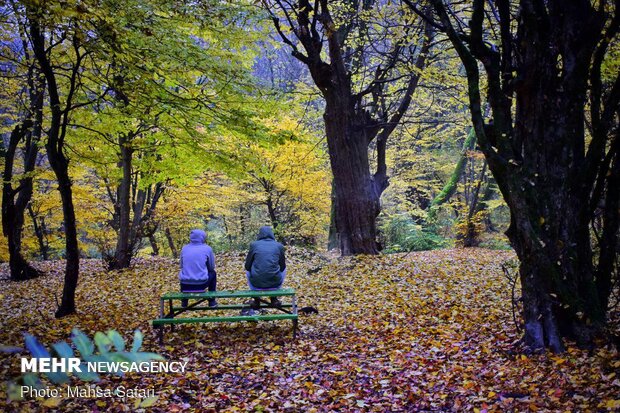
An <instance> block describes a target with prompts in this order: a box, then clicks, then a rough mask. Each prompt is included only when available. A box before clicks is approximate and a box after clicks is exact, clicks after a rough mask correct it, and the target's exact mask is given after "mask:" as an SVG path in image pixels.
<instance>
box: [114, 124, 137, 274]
mask: <svg viewBox="0 0 620 413" xmlns="http://www.w3.org/2000/svg"><path fill="white" fill-rule="evenodd" d="M118 147H119V149H120V158H121V159H120V161H119V164H120V165H119V166H120V167H121V169H122V171H123V175H122V177H121V184H120V186H119V188H118V191H117V196H116V202H117V203H118V208H115V210H118V223H119V225H118V237H117V239H116V249H115V252H114V258H113V259H112V262H110V263H109V268H110V269H111V270H120V269H123V268H127V267H129V264H130V262H131V256H132V253H133V251H132V248H131V246H130V239H129V236H130V232H131V221H130V212H131V204H130V195H131V170H132V167H131V163H132V156H133V148H132V147H131V142H129V140H128V139H127V135H125V134H123V133H121V134H120V135H119V137H118Z"/></svg>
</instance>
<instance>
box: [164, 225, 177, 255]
mask: <svg viewBox="0 0 620 413" xmlns="http://www.w3.org/2000/svg"><path fill="white" fill-rule="evenodd" d="M165 233H166V240H168V247H169V248H170V252H172V256H173V257H174V258H179V251H178V250H177V247H176V245H174V238H172V234H171V233H170V228H166V231H165Z"/></svg>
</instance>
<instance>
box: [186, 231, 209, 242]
mask: <svg viewBox="0 0 620 413" xmlns="http://www.w3.org/2000/svg"><path fill="white" fill-rule="evenodd" d="M206 240H207V234H206V233H205V232H204V231H203V230H201V229H193V230H192V231H191V232H190V233H189V242H190V243H191V244H204V243H205V241H206Z"/></svg>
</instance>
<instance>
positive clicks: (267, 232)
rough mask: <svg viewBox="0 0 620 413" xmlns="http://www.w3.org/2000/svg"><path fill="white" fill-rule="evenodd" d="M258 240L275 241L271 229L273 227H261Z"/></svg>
mask: <svg viewBox="0 0 620 413" xmlns="http://www.w3.org/2000/svg"><path fill="white" fill-rule="evenodd" d="M256 239H257V240H261V239H272V240H274V241H275V240H276V237H275V236H274V235H273V230H272V229H271V227H260V229H259V230H258V237H257V238H256Z"/></svg>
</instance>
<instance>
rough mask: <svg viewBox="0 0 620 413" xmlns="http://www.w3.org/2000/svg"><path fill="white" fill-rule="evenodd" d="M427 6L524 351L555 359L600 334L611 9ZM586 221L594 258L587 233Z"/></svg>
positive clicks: (617, 161)
mask: <svg viewBox="0 0 620 413" xmlns="http://www.w3.org/2000/svg"><path fill="white" fill-rule="evenodd" d="M433 5H434V9H435V11H436V13H437V15H438V16H439V22H438V23H433V25H434V26H435V27H437V28H438V29H440V30H441V31H443V32H445V33H446V35H447V36H448V38H449V39H450V41H451V42H452V44H453V45H454V48H455V50H456V52H457V53H458V55H459V57H460V59H461V60H462V62H463V65H464V67H465V71H466V74H467V81H468V85H469V105H470V110H471V117H472V122H473V125H474V129H475V132H476V135H477V138H478V143H479V146H480V148H481V150H482V152H483V153H484V155H485V157H486V159H487V162H488V166H489V169H490V171H491V172H492V173H493V176H494V178H495V180H496V181H497V184H498V186H499V188H500V190H501V192H502V194H503V196H504V198H505V200H506V202H507V204H508V206H509V208H510V212H511V223H510V227H509V229H508V231H507V236H508V237H509V239H510V242H511V244H512V246H513V247H514V249H515V251H516V252H517V255H518V257H519V259H520V262H521V263H520V279H521V286H522V294H523V317H524V321H525V336H524V339H525V343H526V344H527V345H529V346H530V347H531V348H533V349H541V348H544V347H549V348H550V349H551V350H553V351H555V352H560V351H562V350H563V348H564V346H563V340H562V339H563V338H565V337H568V338H574V339H576V340H577V341H578V342H579V343H582V344H586V343H592V339H593V337H595V336H596V335H597V334H598V333H600V332H601V331H602V329H603V328H604V326H605V320H606V311H607V304H608V299H609V295H610V292H611V287H612V276H613V272H614V265H615V264H614V260H615V257H616V254H617V252H616V251H617V250H616V248H617V239H618V223H619V217H618V213H619V212H618V211H619V210H618V205H619V193H620V185H619V184H620V139H619V138H618V104H619V101H620V75H619V74H618V71H617V64H614V63H613V62H610V58H611V57H612V55H613V53H615V52H614V50H617V44H618V43H617V35H618V29H619V27H620V3H619V2H618V1H615V2H610V1H600V2H596V3H592V2H590V1H588V0H576V1H572V2H563V1H556V0H550V1H546V2H542V1H536V0H520V1H514V2H511V1H508V0H502V1H496V2H485V1H483V0H473V1H472V2H467V3H459V4H450V2H445V1H442V0H433ZM411 6H412V7H413V8H414V9H416V10H418V11H420V10H419V8H417V7H416V5H415V4H413V3H411ZM420 14H421V15H423V16H425V13H423V12H421V13H420ZM425 18H427V19H428V21H430V17H429V16H425ZM479 64H481V66H482V67H483V68H484V74H485V75H486V81H487V82H488V87H487V89H486V95H487V96H486V97H487V101H488V104H489V106H490V109H491V120H489V121H486V120H485V119H484V116H483V110H482V105H483V103H482V101H483V97H482V92H483V90H481V87H480V83H481V73H480V70H479ZM610 65H611V66H610ZM609 67H612V68H613V67H615V68H616V70H608V68H609ZM586 107H589V112H587V111H586ZM598 215H600V216H602V217H603V219H602V222H603V223H602V229H601V233H600V236H599V238H598V242H597V243H596V244H597V245H596V247H595V242H593V238H594V237H592V233H591V231H590V226H591V224H592V221H593V219H594V218H595V216H598ZM596 252H598V253H596Z"/></svg>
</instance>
